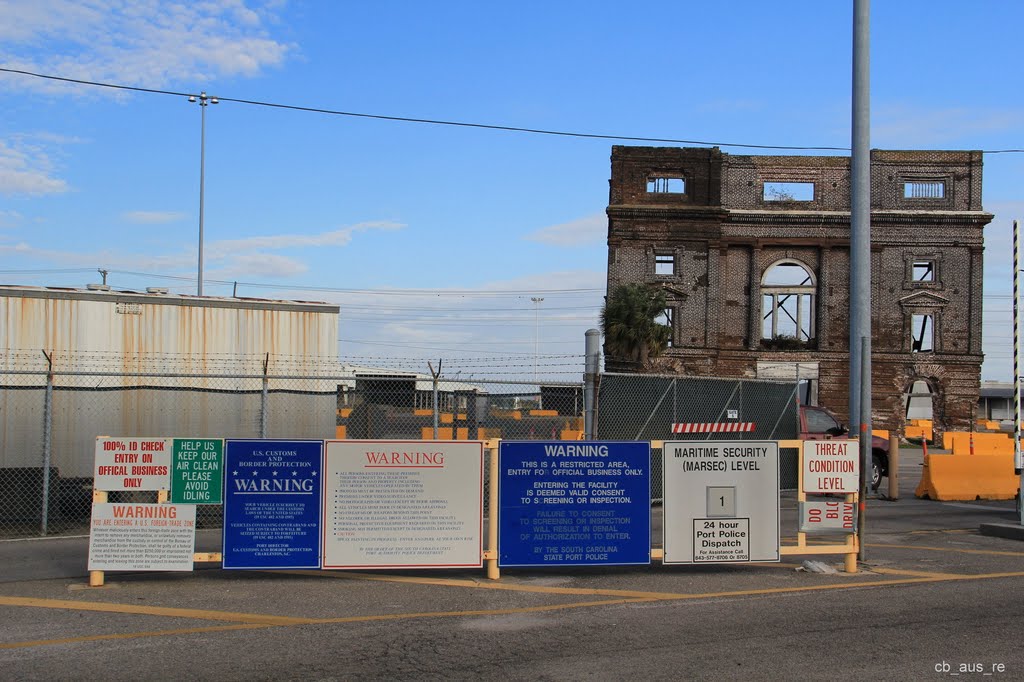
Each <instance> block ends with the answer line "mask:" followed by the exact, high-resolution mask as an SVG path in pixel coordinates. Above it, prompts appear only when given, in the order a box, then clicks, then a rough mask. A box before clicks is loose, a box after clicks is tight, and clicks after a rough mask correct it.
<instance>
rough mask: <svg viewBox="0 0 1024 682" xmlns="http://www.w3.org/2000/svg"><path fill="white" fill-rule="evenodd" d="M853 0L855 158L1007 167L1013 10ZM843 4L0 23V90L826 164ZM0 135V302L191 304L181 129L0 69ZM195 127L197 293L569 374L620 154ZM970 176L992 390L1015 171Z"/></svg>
mask: <svg viewBox="0 0 1024 682" xmlns="http://www.w3.org/2000/svg"><path fill="white" fill-rule="evenodd" d="M873 4H874V7H873V8H872V17H871V23H872V26H871V28H872V54H871V59H872V74H871V85H872V95H871V105H872V134H871V144H872V147H875V148H899V149H983V150H999V149H1009V148H1016V149H1019V148H1022V147H1024V106H1022V104H1024V103H1022V102H1021V99H1022V98H1024V94H1022V93H1024V89H1022V88H1021V85H1022V83H1021V76H1020V71H1019V68H1018V65H1019V62H1020V57H1019V48H1018V47H1017V45H1018V43H1019V35H1018V32H1019V26H1020V25H1021V23H1022V19H1024V4H1021V3H1019V2H1016V1H1015V0H984V1H981V2H976V3H963V2H952V1H946V0H920V1H917V0H901V1H896V2H875V3H873ZM851 5H852V2H844V1H840V0H835V1H829V2H821V1H820V0H817V1H813V2H798V1H792V2H781V3H764V2H755V1H750V2H744V1H738V2H730V3H662V4H660V5H657V6H654V5H635V4H632V3H619V2H600V1H599V2H593V1H591V2H545V3H540V2H530V1H526V2H516V3H503V4H497V3H479V2H437V3H419V2H408V1H407V2H389V1H387V0H383V1H380V2H372V3H368V2H349V1H344V2H343V1H337V2H332V1H326V0H323V1H312V0H290V1H287V2H286V1H284V0H268V1H266V2H259V1H248V2H246V1H243V0H206V1H204V2H196V3H181V4H178V3H169V2H157V1H155V0H152V1H144V0H134V1H128V0H89V1H87V2H66V1H62V0H0V17H3V20H2V21H0V66H2V67H5V68H11V69H20V70H27V71H33V72H37V73H44V74H50V75H56V76H62V77H66V78H74V79H82V80H90V81H101V82H106V83H114V84H120V85H127V86H133V87H141V88H150V89H158V90H168V91H174V92H180V93H197V94H198V93H199V92H200V91H205V92H207V93H209V94H211V95H215V96H218V97H221V98H225V99H233V100H254V101H261V102H272V103H278V104H286V105H293V106H300V107H310V108H321V109H330V110H337V111H346V112H355V113H366V114H380V115H386V116H395V117H411V118H420V119H438V120H447V121H464V122H473V123H483V124H490V125H503V126H514V127H525V128H535V129H545V130H559V131H572V132H584V133H597V134H604V135H622V136H637V137H659V138H672V139H686V140H700V141H707V142H717V143H722V148H723V150H724V151H726V152H729V153H735V154H746V153H754V152H753V151H752V150H750V149H745V148H743V147H733V146H728V145H727V144H725V143H746V144H764V145H800V146H830V147H848V146H849V141H850V134H849V125H850V68H851V67H850V64H851V32H852V28H851V16H852V9H851ZM0 112H2V113H0V271H2V273H0V281H3V282H5V283H11V284H37V285H49V286H84V285H85V284H87V283H90V282H99V281H100V275H99V274H98V273H97V272H96V270H97V269H99V268H104V269H107V270H109V271H110V272H109V275H108V283H109V284H111V285H112V286H113V287H114V288H123V289H136V290H139V289H144V288H145V287H147V286H165V287H169V288H170V289H171V290H172V291H175V292H180V293H195V277H196V256H197V242H198V216H199V201H198V197H199V139H200V108H199V106H197V105H196V104H189V103H188V102H187V100H186V99H185V98H184V97H176V96H169V95H161V94H141V93H129V92H125V91H118V90H112V89H106V88H96V87H87V86H79V85H72V84H67V83H61V82H55V81H51V80H44V79H39V78H33V77H29V76H24V75H15V74H7V73H0ZM206 114H207V116H206V208H205V273H204V275H205V280H206V284H205V285H204V293H205V294H207V295H231V293H232V288H233V286H234V285H233V283H234V282H239V284H238V293H239V295H242V296H256V297H267V298H289V299H301V300H328V301H332V302H336V303H339V304H340V305H341V327H340V331H339V337H340V339H341V341H340V344H339V351H340V353H341V355H342V356H343V357H345V358H351V359H354V360H357V361H359V360H362V361H366V362H369V361H370V360H371V359H379V358H389V359H391V360H393V361H394V362H400V361H401V362H406V361H407V362H410V363H413V364H416V365H423V368H424V369H425V362H426V358H441V357H449V358H453V357H461V358H466V357H471V356H481V357H484V358H488V360H486V361H485V362H484V364H486V363H488V362H489V363H491V364H492V365H495V366H499V365H500V366H504V367H507V368H509V369H508V371H509V375H510V376H511V375H512V374H514V373H516V372H518V373H519V374H521V375H522V374H523V373H524V372H525V373H526V375H529V374H530V372H531V370H532V368H531V367H530V363H531V361H534V362H539V364H540V366H541V370H540V371H541V372H542V373H545V372H546V373H548V374H551V375H556V374H560V373H564V374H563V375H562V377H561V378H565V379H576V378H578V374H579V372H580V371H581V367H582V366H581V363H580V362H579V361H578V358H577V357H573V358H571V359H568V360H566V361H563V359H562V358H561V357H560V356H579V355H581V354H582V352H583V339H584V332H585V330H586V329H588V328H591V327H596V326H597V324H598V322H597V319H598V312H599V309H600V305H601V300H602V296H603V294H604V286H605V272H606V270H605V266H606V248H605V236H606V220H605V217H604V209H605V207H606V205H607V200H608V184H607V182H608V177H609V156H610V152H611V145H612V144H616V143H619V144H623V143H624V142H616V141H613V140H597V139H581V138H573V137H559V136H551V135H534V134H525V133H517V132H507V131H495V130H483V129H475V128H465V127H451V126H439V125H427V124H420V123H406V122H396V121H387V120H377V119H369V118H359V117H350V116H337V115H327V114H318V113H307V112H300V111H293V110H286V109H280V108H270V107H263V106H253V105H247V104H242V103H239V102H233V101H222V102H221V103H220V104H217V105H211V106H210V107H208V109H207V112H206ZM765 153H772V152H771V151H766V152H765ZM984 173H985V182H984V205H985V208H986V210H989V211H990V212H992V213H994V214H995V216H996V218H995V220H994V221H993V223H992V224H991V225H990V226H989V227H988V228H987V229H986V261H985V266H986V290H985V296H986V298H985V329H984V333H985V350H986V354H987V358H986V362H985V367H984V370H983V378H985V379H1001V380H1010V379H1011V378H1012V369H1011V367H1012V365H1011V360H1012V353H1011V325H1010V319H1011V318H1010V310H1011V300H1010V296H1009V294H1010V290H1011V280H1010V277H1011V271H1012V266H1011V263H1010V257H1009V251H1010V248H1009V247H1010V221H1011V220H1012V219H1014V218H1021V217H1024V196H1022V195H1021V187H1024V154H988V155H986V157H985V170H984ZM133 273H138V274H133ZM221 282H223V283H221ZM532 298H543V299H544V300H543V302H541V303H534V302H533V301H532V300H531V299H532ZM535 353H538V354H539V355H540V357H541V359H540V360H539V361H538V360H537V359H536V357H535ZM524 367H525V368H526V369H525V370H524V369H522V368H524ZM545 368H548V369H545ZM552 378H559V377H556V376H552Z"/></svg>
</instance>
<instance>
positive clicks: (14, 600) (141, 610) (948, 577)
mask: <svg viewBox="0 0 1024 682" xmlns="http://www.w3.org/2000/svg"><path fill="white" fill-rule="evenodd" d="M890 570H891V571H897V570H899V569H890ZM300 574H301V573H300ZM317 575H319V574H317ZM331 575H335V574H331ZM337 575H338V576H339V577H344V576H342V574H337ZM389 577H390V578H398V579H400V580H399V582H410V581H411V582H421V583H422V582H423V581H422V580H421V579H418V578H409V577H406V576H367V578H368V579H376V580H386V579H387V578H389ZM1021 577H1024V572H1008V573H986V574H982V575H955V574H935V575H923V576H920V577H909V578H902V579H891V580H873V581H858V582H853V583H830V584H827V585H803V586H796V587H773V588H763V589H755V590H734V591H730V592H705V593H691V594H686V593H679V594H675V593H657V592H634V593H633V594H637V595H640V594H645V595H650V596H647V597H634V598H623V599H611V600H602V601H587V602H569V603H561V604H547V605H542V606H526V607H521V608H508V609H492V610H476V611H437V612H421V613H393V614H377V615H366V616H344V617H339V618H290V617H285V616H267V615H258V614H245V613H230V612H226V611H225V612H222V611H200V610H195V609H174V608H167V607H151V606H139V605H134V604H133V605H127V604H108V603H97V602H74V601H68V600H58V599H30V598H22V597H0V605H3V604H6V605H9V606H31V607H39V608H65V609H71V610H92V611H102V612H109V613H135V614H142V615H156V616H173V617H194V618H206V619H210V620H232V619H242V618H244V619H248V620H249V621H250V622H247V623H244V624H239V625H231V626H221V627H208V628H184V629H178V630H165V631H155V632H138V633H122V634H114V635H92V636H83V637H75V638H68V639H63V640H61V639H54V640H38V641H34V642H15V643H11V644H3V645H0V649H14V648H24V647H32V646H48V645H53V644H64V643H74V642H85V641H101V640H108V639H132V638H134V637H158V636H163V635H177V634H190V633H193V632H215V631H220V630H240V629H254V628H261V627H284V626H292V625H317V624H334V623H362V622H374V621H392V620H403V619H409V618H453V617H455V618H460V617H472V616H500V615H514V614H524V613H542V612H546V611H559V610H565V609H576V608H589V607H596V606H617V605H623V604H636V603H644V602H657V601H683V600H696V599H713V598H717V597H748V596H760V595H772V594H793V593H799V592H817V591H822V590H842V589H851V588H858V587H860V588H866V587H885V586H891V585H915V584H926V583H937V582H950V581H955V580H989V579H997V578H1021ZM426 580H427V581H431V582H428V583H425V584H433V581H437V580H445V579H438V578H429V579H426ZM442 584H451V585H452V586H466V587H469V586H472V587H482V586H484V585H486V583H474V582H473V581H456V580H446V581H445V582H443V583H442ZM512 587H528V586H512ZM538 588H540V586H537V587H535V588H533V590H532V591H538ZM543 589H546V590H550V589H561V590H571V589H574V588H543ZM593 592H597V591H593ZM608 592H625V591H624V590H608ZM576 593H577V594H584V593H587V592H586V591H578V592H576ZM655 595H658V596H655ZM188 614H191V615H188ZM198 614H202V615H198Z"/></svg>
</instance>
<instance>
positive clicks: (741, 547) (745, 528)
mask: <svg viewBox="0 0 1024 682" xmlns="http://www.w3.org/2000/svg"><path fill="white" fill-rule="evenodd" d="M663 462H664V463H663V467H664V483H665V497H664V508H665V557H664V563H666V564H695V563H738V562H744V563H746V562H768V561H779V560H780V559H781V552H780V549H779V545H780V538H779V446H778V443H775V442H771V441H749V440H748V441H731V442H730V441H672V442H666V443H665V445H664V458H663Z"/></svg>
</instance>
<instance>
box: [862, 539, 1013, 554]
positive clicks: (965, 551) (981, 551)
mask: <svg viewBox="0 0 1024 682" xmlns="http://www.w3.org/2000/svg"><path fill="white" fill-rule="evenodd" d="M867 546H868V547H889V548H893V549H924V550H928V551H929V552H958V553H960V554H991V555H993V556H1024V552H1005V551H1000V550H994V549H957V548H953V547H926V546H924V545H889V544H885V543H880V542H875V543H868V545H867Z"/></svg>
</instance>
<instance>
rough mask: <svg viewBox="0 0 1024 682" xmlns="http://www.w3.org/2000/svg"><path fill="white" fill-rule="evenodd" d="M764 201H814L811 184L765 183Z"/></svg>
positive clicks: (812, 184)
mask: <svg viewBox="0 0 1024 682" xmlns="http://www.w3.org/2000/svg"><path fill="white" fill-rule="evenodd" d="M764 200H765V201H814V183H813V182H766V183H764Z"/></svg>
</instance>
